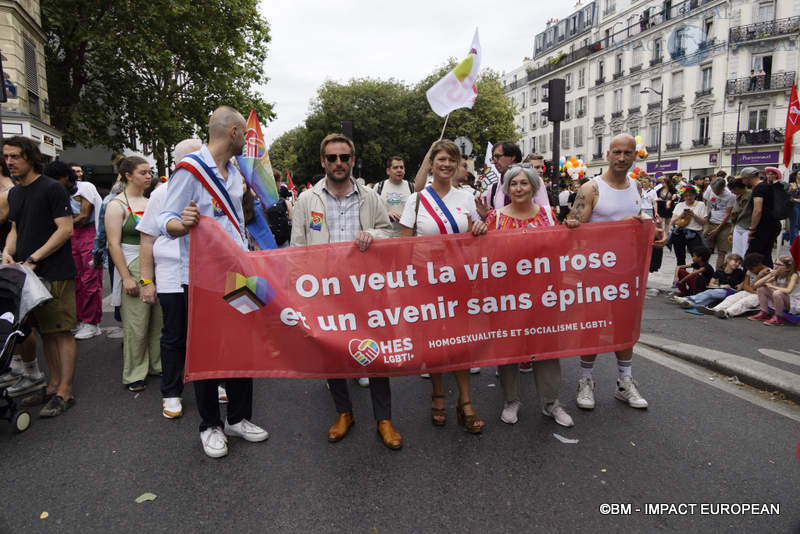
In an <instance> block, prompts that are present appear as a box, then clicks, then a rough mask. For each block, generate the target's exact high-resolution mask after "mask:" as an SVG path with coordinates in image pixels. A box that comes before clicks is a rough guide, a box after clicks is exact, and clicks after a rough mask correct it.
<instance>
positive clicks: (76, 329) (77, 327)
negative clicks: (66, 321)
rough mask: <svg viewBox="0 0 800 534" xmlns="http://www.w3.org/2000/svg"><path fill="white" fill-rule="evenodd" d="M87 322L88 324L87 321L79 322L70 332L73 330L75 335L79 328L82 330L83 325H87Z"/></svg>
mask: <svg viewBox="0 0 800 534" xmlns="http://www.w3.org/2000/svg"><path fill="white" fill-rule="evenodd" d="M85 324H86V323H82V322H79V323H78V325H77V326H76V327H75V328H73V329H72V330H70V332H72V335H73V336H74V335H75V333H76V332H77V331H78V330H80V329H81V327H82V326H83V325H85Z"/></svg>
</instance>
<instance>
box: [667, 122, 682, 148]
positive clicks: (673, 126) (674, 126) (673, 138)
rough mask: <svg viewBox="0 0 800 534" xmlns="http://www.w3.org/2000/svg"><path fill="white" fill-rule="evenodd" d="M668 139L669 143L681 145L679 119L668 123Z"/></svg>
mask: <svg viewBox="0 0 800 534" xmlns="http://www.w3.org/2000/svg"><path fill="white" fill-rule="evenodd" d="M669 132H670V134H669V138H670V143H672V144H673V145H679V144H680V143H681V121H680V119H672V120H671V121H669Z"/></svg>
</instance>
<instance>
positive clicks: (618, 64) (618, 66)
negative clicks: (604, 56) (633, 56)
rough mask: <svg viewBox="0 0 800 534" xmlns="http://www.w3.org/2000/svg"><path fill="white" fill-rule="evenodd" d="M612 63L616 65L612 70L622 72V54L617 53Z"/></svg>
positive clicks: (617, 72)
mask: <svg viewBox="0 0 800 534" xmlns="http://www.w3.org/2000/svg"><path fill="white" fill-rule="evenodd" d="M614 65H615V66H616V69H615V70H614V72H615V73H616V74H622V54H617V57H616V60H615V61H614Z"/></svg>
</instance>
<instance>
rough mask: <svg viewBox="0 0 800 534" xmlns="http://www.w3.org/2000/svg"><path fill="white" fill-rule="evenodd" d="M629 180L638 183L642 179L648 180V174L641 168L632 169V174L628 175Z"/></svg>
mask: <svg viewBox="0 0 800 534" xmlns="http://www.w3.org/2000/svg"><path fill="white" fill-rule="evenodd" d="M628 178H630V179H631V180H637V181H638V180H639V179H640V178H647V173H646V172H645V171H643V170H642V169H640V168H639V167H634V168H633V169H631V172H629V173H628Z"/></svg>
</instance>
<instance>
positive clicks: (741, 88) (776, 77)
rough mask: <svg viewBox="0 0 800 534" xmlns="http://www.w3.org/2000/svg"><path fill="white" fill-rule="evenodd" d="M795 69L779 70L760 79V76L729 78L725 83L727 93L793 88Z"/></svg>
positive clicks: (742, 93) (736, 93)
mask: <svg viewBox="0 0 800 534" xmlns="http://www.w3.org/2000/svg"><path fill="white" fill-rule="evenodd" d="M794 75H795V71H793V70H792V71H789V72H777V73H774V74H772V75H770V76H769V77H767V76H764V77H763V78H761V79H759V77H758V76H754V77H752V78H751V77H750V76H747V77H745V78H736V79H732V80H728V82H727V83H726V84H725V94H726V95H729V96H730V95H745V94H752V93H760V92H763V91H782V90H785V89H791V88H792V82H793V81H794Z"/></svg>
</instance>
